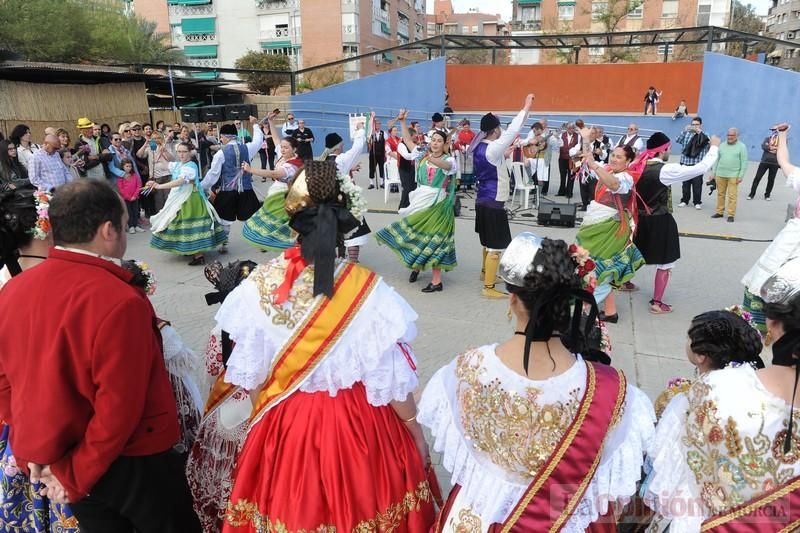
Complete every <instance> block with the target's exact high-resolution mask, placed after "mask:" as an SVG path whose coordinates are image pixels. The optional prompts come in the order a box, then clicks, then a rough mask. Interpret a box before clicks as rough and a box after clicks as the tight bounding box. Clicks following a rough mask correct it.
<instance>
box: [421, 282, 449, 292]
mask: <svg viewBox="0 0 800 533" xmlns="http://www.w3.org/2000/svg"><path fill="white" fill-rule="evenodd" d="M443 290H444V286H443V285H442V284H441V283H437V284H436V285H434V284H433V283H428V285H427V286H426V287H424V288H423V289H422V292H442V291H443Z"/></svg>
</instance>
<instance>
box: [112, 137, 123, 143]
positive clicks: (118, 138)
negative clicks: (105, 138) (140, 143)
mask: <svg viewBox="0 0 800 533" xmlns="http://www.w3.org/2000/svg"><path fill="white" fill-rule="evenodd" d="M121 140H122V138H121V137H114V138H113V139H111V142H114V141H121Z"/></svg>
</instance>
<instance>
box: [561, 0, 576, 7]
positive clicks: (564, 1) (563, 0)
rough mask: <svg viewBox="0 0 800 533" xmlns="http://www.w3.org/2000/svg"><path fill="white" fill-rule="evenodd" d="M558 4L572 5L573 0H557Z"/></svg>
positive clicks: (573, 3)
mask: <svg viewBox="0 0 800 533" xmlns="http://www.w3.org/2000/svg"><path fill="white" fill-rule="evenodd" d="M558 5H559V6H574V5H575V0H558Z"/></svg>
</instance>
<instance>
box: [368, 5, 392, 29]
mask: <svg viewBox="0 0 800 533" xmlns="http://www.w3.org/2000/svg"><path fill="white" fill-rule="evenodd" d="M372 18H373V19H374V20H377V21H380V22H384V23H386V25H387V26H388V25H389V12H388V11H386V10H383V9H380V8H378V7H373V8H372Z"/></svg>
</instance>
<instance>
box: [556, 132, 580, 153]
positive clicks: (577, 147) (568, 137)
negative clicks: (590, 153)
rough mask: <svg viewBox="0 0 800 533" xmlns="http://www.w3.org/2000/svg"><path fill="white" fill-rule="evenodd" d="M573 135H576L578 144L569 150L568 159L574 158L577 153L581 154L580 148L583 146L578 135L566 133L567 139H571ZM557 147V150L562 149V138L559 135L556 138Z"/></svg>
mask: <svg viewBox="0 0 800 533" xmlns="http://www.w3.org/2000/svg"><path fill="white" fill-rule="evenodd" d="M573 135H576V136H577V137H578V144H576V145H575V146H573V147H572V148H570V149H569V156H570V157H575V156H577V155H578V154H579V153H581V146H583V139H581V135H580V133H567V139H571V138H572V136H573ZM568 142H569V141H568ZM558 147H559V148H563V147H564V138H563V137H562V136H561V135H559V136H558Z"/></svg>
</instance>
